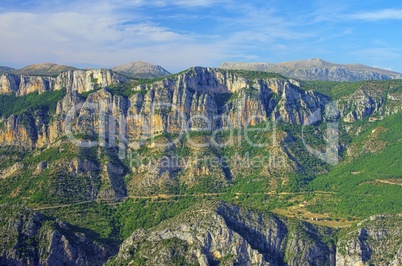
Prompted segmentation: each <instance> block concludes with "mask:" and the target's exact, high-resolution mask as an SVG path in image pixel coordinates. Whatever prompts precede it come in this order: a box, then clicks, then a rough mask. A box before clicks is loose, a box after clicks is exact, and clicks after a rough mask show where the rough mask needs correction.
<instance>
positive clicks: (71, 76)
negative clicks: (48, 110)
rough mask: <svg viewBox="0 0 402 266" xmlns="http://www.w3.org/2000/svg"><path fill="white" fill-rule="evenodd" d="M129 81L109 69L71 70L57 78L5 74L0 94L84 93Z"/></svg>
mask: <svg viewBox="0 0 402 266" xmlns="http://www.w3.org/2000/svg"><path fill="white" fill-rule="evenodd" d="M127 80H128V79H127V78H125V77H124V76H121V75H118V74H116V73H114V72H113V71H111V70H107V69H98V70H71V71H67V72H63V73H61V74H60V75H58V76H56V77H53V76H48V77H47V76H24V75H21V76H19V75H15V74H3V75H2V76H1V78H0V94H11V93H13V92H15V94H16V95H17V96H22V95H27V94H29V93H32V92H38V93H43V92H45V91H53V90H61V89H63V88H66V89H67V91H69V92H70V91H78V92H79V93H82V92H87V91H90V90H93V89H95V88H98V87H106V86H108V85H111V84H116V83H122V82H125V81H127Z"/></svg>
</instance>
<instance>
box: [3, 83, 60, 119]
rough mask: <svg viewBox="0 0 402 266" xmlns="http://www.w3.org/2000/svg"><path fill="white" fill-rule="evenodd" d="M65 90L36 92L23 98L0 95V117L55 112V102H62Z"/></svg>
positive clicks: (13, 95) (12, 95)
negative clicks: (38, 111)
mask: <svg viewBox="0 0 402 266" xmlns="http://www.w3.org/2000/svg"><path fill="white" fill-rule="evenodd" d="M65 94H66V90H65V89H63V90H59V91H47V92H44V93H41V94H37V93H36V92H33V93H30V94H28V95H24V96H15V94H10V95H6V94H0V117H3V118H5V117H8V116H10V115H11V114H16V115H18V114H21V113H23V112H25V111H28V110H29V111H34V110H43V111H49V112H55V111H56V106H57V102H58V101H60V100H62V99H63V97H64V96H65Z"/></svg>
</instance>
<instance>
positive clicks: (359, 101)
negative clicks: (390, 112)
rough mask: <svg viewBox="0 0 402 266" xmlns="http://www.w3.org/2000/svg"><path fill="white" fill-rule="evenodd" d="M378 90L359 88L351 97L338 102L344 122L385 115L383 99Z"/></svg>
mask: <svg viewBox="0 0 402 266" xmlns="http://www.w3.org/2000/svg"><path fill="white" fill-rule="evenodd" d="M383 96H384V93H383V91H382V90H380V89H372V88H365V87H361V88H360V89H358V90H357V91H356V92H355V93H353V94H352V95H351V96H348V97H344V98H343V99H341V100H340V112H341V116H342V117H343V120H344V121H345V122H349V123H352V122H355V121H357V120H362V119H364V118H365V117H368V116H371V115H377V116H379V115H380V116H381V115H384V114H385V108H384V102H385V99H384V98H383Z"/></svg>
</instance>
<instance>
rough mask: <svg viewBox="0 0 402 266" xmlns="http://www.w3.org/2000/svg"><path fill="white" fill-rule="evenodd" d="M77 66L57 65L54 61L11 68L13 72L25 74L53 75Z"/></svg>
mask: <svg viewBox="0 0 402 266" xmlns="http://www.w3.org/2000/svg"><path fill="white" fill-rule="evenodd" d="M77 69H78V68H76V67H72V66H65V65H57V64H54V63H43V64H33V65H29V66H26V67H23V68H21V69H16V70H13V71H12V73H13V74H18V75H27V76H42V75H43V76H46V75H50V76H55V75H59V74H61V73H63V72H66V71H70V70H77Z"/></svg>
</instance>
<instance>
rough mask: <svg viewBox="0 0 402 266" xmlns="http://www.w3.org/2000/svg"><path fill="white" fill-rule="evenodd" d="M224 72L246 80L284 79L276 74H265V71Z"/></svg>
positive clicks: (232, 70) (229, 70)
mask: <svg viewBox="0 0 402 266" xmlns="http://www.w3.org/2000/svg"><path fill="white" fill-rule="evenodd" d="M224 71H225V72H228V73H232V74H236V75H238V76H240V77H243V78H245V79H248V80H254V79H270V78H278V79H286V78H285V77H284V76H282V75H281V74H277V73H271V72H266V71H249V70H234V69H228V70H226V69H225V70H224Z"/></svg>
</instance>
